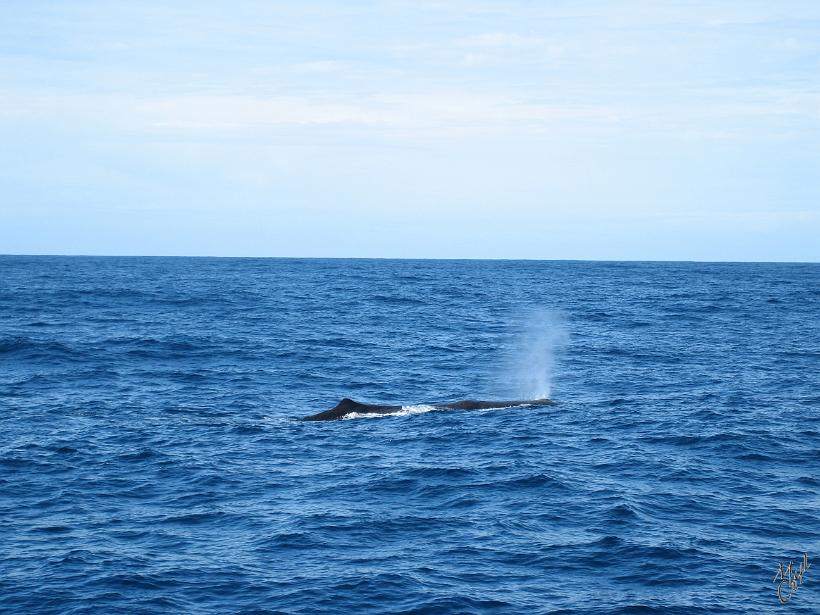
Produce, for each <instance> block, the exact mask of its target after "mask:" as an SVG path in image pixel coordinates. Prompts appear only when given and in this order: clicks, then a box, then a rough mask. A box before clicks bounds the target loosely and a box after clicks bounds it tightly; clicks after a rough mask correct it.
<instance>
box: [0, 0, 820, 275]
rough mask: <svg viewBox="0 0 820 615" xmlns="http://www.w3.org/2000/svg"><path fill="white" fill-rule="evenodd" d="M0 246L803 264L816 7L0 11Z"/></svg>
mask: <svg viewBox="0 0 820 615" xmlns="http://www.w3.org/2000/svg"><path fill="white" fill-rule="evenodd" d="M0 138H2V143H3V146H2V148H0V188H2V192H1V193H0V194H2V197H0V198H2V201H0V253H28V254H168V255H172V254H191V255H233V256H365V257H366V256H377V257H430V258H437V257H443V258H539V259H612V260H620V259H641V260H667V259H670V260H799V261H818V260H820V2H816V1H814V0H810V1H805V2H801V1H797V0H795V1H789V2H772V1H771V0H767V1H765V2H761V1H757V0H740V1H737V2H733V1H725V2H720V1H717V2H715V1H709V2H706V1H704V2H700V1H696V0H690V1H679V2H656V1H630V2H626V1H625V2H596V1H569V0H567V1H560V0H553V1H546V0H545V1H542V2H535V1H514V0H503V1H501V0H499V1H495V0H469V1H461V0H452V1H434V0H430V1H425V0H412V1H411V0H407V1H398V0H396V1H386V2H364V1H355V0H345V1H330V0H325V1H315V2H310V1H299V2H297V1H294V2H268V1H249V0H234V1H231V2H224V1H223V2H215V1H210V2H209V1H202V0H198V1H196V2H184V1H177V2H171V1H166V2H154V1H150V0H140V1H139V2H132V1H121V2H116V1H111V0H105V1H103V0H99V1H92V0H88V1H72V2H59V1H52V2H49V1H46V0H3V2H2V3H0Z"/></svg>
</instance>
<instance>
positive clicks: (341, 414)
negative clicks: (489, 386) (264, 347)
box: [302, 397, 555, 421]
mask: <svg viewBox="0 0 820 615" xmlns="http://www.w3.org/2000/svg"><path fill="white" fill-rule="evenodd" d="M554 403H555V402H554V401H552V400H551V399H546V398H541V399H516V400H511V401H481V400H476V399H464V400H462V401H457V402H451V403H441V404H425V405H429V406H431V407H432V408H434V409H435V410H492V409H495V408H515V407H520V406H549V405H551V404H554ZM404 407H405V406H397V405H379V404H363V403H361V402H358V401H355V400H353V399H350V398H348V397H345V398H344V399H343V400H342V401H340V402H339V403H338V404H336V405H335V406H334V407H333V408H331V409H330V410H325V411H324V412H320V413H318V414H312V415H310V416H306V417H304V418H303V419H302V420H303V421H337V420H339V419H343V418H345V417H347V416H350V415H351V414H354V413H355V414H395V413H397V412H400V411H401V410H402V409H403V408H404Z"/></svg>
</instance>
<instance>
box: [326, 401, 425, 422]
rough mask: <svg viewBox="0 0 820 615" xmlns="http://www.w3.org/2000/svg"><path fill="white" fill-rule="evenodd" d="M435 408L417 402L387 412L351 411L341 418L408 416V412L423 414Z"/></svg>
mask: <svg viewBox="0 0 820 615" xmlns="http://www.w3.org/2000/svg"><path fill="white" fill-rule="evenodd" d="M435 409H436V408H435V407H434V406H430V405H428V404H418V405H415V406H402V407H401V409H400V410H396V411H394V412H387V413H384V414H382V413H377V412H351V413H350V414H346V415H345V416H344V417H342V418H343V420H345V421H346V420H348V419H377V418H381V417H383V416H408V415H410V414H423V413H425V412H430V411H431V410H435Z"/></svg>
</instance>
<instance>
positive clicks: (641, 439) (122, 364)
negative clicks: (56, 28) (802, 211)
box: [0, 256, 820, 615]
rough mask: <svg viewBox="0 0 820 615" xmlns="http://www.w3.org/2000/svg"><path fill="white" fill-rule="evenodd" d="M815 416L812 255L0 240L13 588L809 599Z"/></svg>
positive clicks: (257, 596) (272, 602)
mask: <svg viewBox="0 0 820 615" xmlns="http://www.w3.org/2000/svg"><path fill="white" fill-rule="evenodd" d="M544 395H548V396H549V397H551V398H552V399H553V400H555V401H556V402H557V403H556V404H555V405H552V406H547V407H538V408H535V407H516V408H506V409H495V410H480V411H457V410H452V411H427V410H429V409H430V408H429V406H427V405H426V404H430V403H435V402H447V401H455V400H460V399H509V398H511V396H512V398H513V399H515V398H520V397H522V396H523V397H528V398H529V397H540V396H544ZM344 397H350V398H353V399H355V400H359V401H363V402H370V403H381V404H397V405H402V406H404V409H403V410H402V411H401V412H398V413H397V414H396V415H392V416H380V417H377V418H372V417H359V418H353V419H348V420H340V421H329V422H304V421H300V420H299V419H300V418H301V417H303V416H305V415H309V414H315V413H317V412H320V411H322V410H326V409H328V408H331V407H332V406H334V405H336V403H337V402H338V401H339V400H340V399H342V398H344ZM819 417H820V265H818V264H763V263H650V262H644V263H642V262H572V261H562V262H557V261H546V262H538V261H456V260H453V261H437V260H355V259H351V260H346V259H339V260H335V259H328V260H325V259H252V258H241V259H230V258H218V259H216V258H159V257H157V258H125V257H123V258H120V257H99V258H98V257H26V256H4V257H0V612H2V613H15V614H16V613H21V614H28V615H30V614H37V613H66V614H80V613H106V614H109V613H136V614H142V613H145V614H155V613H193V614H200V613H243V614H251V613H254V614H262V613H356V614H363V613H524V614H528V615H531V614H534V613H555V614H558V613H560V614H582V613H584V614H585V613H601V614H627V613H636V614H637V613H641V614H644V613H658V614H661V613H662V614H675V613H681V614H684V613H685V614H691V613H709V614H713V613H769V612H771V613H775V612H777V613H794V614H798V613H801V614H802V613H818V612H820V578H818V575H817V569H820V497H819V496H818V494H820V423H819V422H818V418H819ZM804 553H805V554H807V560H806V561H808V562H812V561H814V560H815V558H816V559H817V562H818V563H817V564H815V566H817V567H818V568H817V569H816V568H815V567H812V568H810V570H809V572H808V574H805V575H804V576H803V578H802V583H799V584H798V583H796V582H795V583H794V584H793V585H794V586H793V587H791V588H789V587H788V583H786V584H785V585H782V586H781V584H780V582H779V581H778V580H773V579H774V578H775V576H776V574H777V573H778V570H779V566H780V564H781V563H783V564H786V565H788V562H789V561H790V560H791V561H793V562H794V569H793V570H794V571H796V570H797V569H798V568H799V563H800V562H802V561H803V555H804ZM778 586H780V588H781V593H780V597H778V594H777V589H778ZM781 599H787V600H788V602H787V604H785V605H783V604H781V603H780V600H781Z"/></svg>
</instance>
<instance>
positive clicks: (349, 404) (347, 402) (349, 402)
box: [334, 397, 362, 410]
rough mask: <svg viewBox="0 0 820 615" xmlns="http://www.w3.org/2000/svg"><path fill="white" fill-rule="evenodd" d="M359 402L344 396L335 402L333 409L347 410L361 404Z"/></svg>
mask: <svg viewBox="0 0 820 615" xmlns="http://www.w3.org/2000/svg"><path fill="white" fill-rule="evenodd" d="M361 405H362V404H360V403H359V402H357V401H356V400H354V399H350V398H349V397H345V398H344V399H343V400H342V401H340V402H339V403H338V404H336V407H335V408H334V410H347V409H348V408H356V407H358V406H361Z"/></svg>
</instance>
